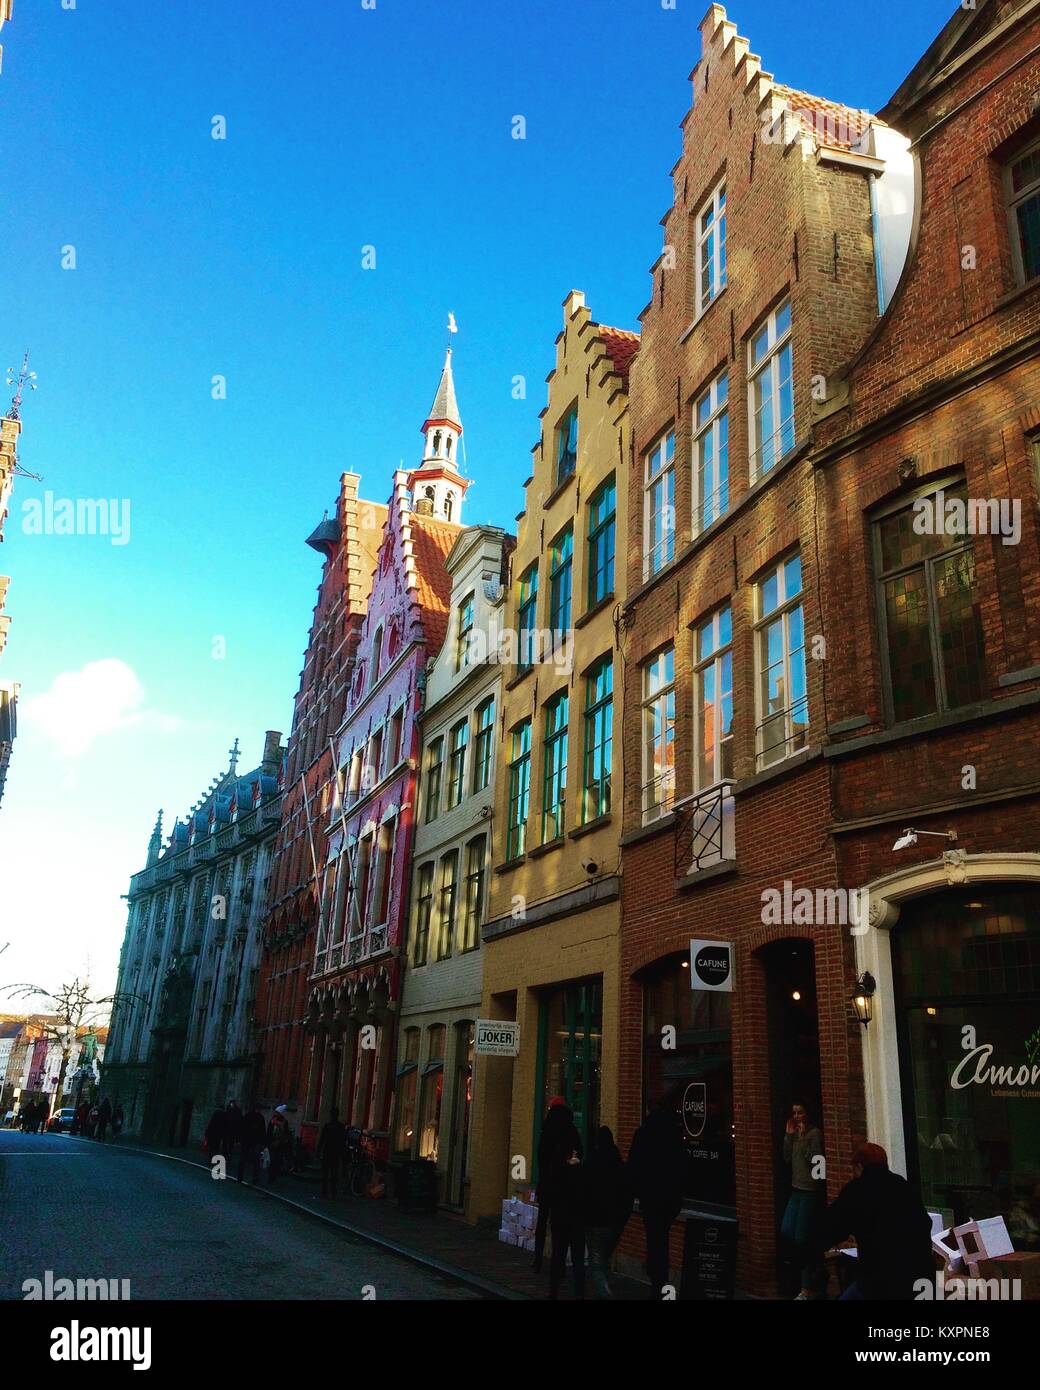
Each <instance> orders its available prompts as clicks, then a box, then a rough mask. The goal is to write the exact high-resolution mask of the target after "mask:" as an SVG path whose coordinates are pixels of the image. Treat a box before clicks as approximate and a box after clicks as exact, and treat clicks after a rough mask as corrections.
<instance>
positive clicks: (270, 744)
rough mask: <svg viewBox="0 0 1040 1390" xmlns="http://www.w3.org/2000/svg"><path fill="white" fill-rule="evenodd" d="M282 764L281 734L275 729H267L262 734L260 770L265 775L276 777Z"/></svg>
mask: <svg viewBox="0 0 1040 1390" xmlns="http://www.w3.org/2000/svg"><path fill="white" fill-rule="evenodd" d="M281 765H282V735H281V733H280V732H279V731H278V730H277V729H268V731H267V733H266V734H264V760H263V762H262V763H261V764H260V771H261V772H262V773H263V774H264V776H265V777H277V776H278V769H279V768H280V767H281Z"/></svg>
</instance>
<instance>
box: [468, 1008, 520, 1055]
mask: <svg viewBox="0 0 1040 1390" xmlns="http://www.w3.org/2000/svg"><path fill="white" fill-rule="evenodd" d="M473 1047H474V1051H475V1052H476V1053H477V1055H478V1056H479V1057H519V1055H520V1025H519V1023H510V1022H508V1021H504V1020H499V1019H494V1018H478V1019H477V1030H476V1038H475V1041H474V1044H473Z"/></svg>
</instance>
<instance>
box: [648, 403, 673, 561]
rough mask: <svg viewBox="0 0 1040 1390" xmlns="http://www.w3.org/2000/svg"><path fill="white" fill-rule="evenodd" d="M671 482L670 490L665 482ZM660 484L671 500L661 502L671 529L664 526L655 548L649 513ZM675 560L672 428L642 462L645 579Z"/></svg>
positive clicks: (664, 515) (656, 442)
mask: <svg viewBox="0 0 1040 1390" xmlns="http://www.w3.org/2000/svg"><path fill="white" fill-rule="evenodd" d="M655 461H656V462H655ZM667 479H670V489H669V488H668V486H667V484H666V483H665V480H667ZM658 484H665V490H666V491H667V492H668V497H669V500H668V501H666V502H662V505H661V515H662V518H663V519H664V520H667V513H668V512H669V511H670V512H671V528H670V530H669V528H668V527H667V526H666V525H662V539H661V541H660V542H659V543H658V544H657V545H654V544H653V542H652V541H651V537H652V535H653V526H652V524H651V521H652V516H653V515H654V513H652V512H651V510H650V505H651V497H652V496H653V490H654V488H655V487H657V486H658ZM669 535H670V536H671V550H670V553H668V554H667V555H665V554H664V553H663V552H665V551H667V550H668V544H667V542H668V537H669ZM657 550H661V551H662V558H661V560H660V563H658V564H654V552H655V551H657ZM674 559H675V429H674V427H673V428H669V429H667V430H665V432H664V433H663V434H661V435H659V436H658V438H657V440H656V441H655V442H654V444H653V445H652V446H651V447H650V448H649V449H648V450H647V451H646V456H645V458H644V460H643V578H644V579H652V578H653V576H654V575H655V574H660V572H661V570H663V569H664V568H665V567H666V566H667V565H670V564H671V562H672V560H674Z"/></svg>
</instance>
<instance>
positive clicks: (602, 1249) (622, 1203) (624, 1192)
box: [584, 1125, 633, 1298]
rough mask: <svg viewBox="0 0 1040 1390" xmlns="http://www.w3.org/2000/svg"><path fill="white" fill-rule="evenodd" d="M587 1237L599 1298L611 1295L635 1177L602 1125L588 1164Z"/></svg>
mask: <svg viewBox="0 0 1040 1390" xmlns="http://www.w3.org/2000/svg"><path fill="white" fill-rule="evenodd" d="M584 1179H585V1239H586V1240H587V1242H588V1247H589V1275H590V1277H591V1279H592V1291H593V1296H594V1297H595V1298H610V1297H611V1292H610V1282H609V1279H608V1275H609V1273H610V1261H611V1258H612V1256H613V1254H614V1251H615V1249H616V1248H617V1243H618V1241H619V1240H620V1239H621V1232H622V1231H623V1230H624V1229H625V1224H626V1222H627V1221H628V1218H629V1216H631V1214H632V1201H633V1193H632V1180H631V1178H630V1176H629V1173H628V1169H627V1168H626V1167H625V1162H624V1159H623V1158H622V1157H621V1153H620V1151H619V1149H618V1146H617V1145H616V1144H615V1143H614V1136H613V1134H612V1133H611V1132H610V1130H609V1129H608V1128H607V1126H606V1125H601V1126H600V1130H599V1133H598V1134H597V1135H596V1143H595V1145H594V1146H593V1149H592V1153H591V1154H590V1155H589V1158H588V1162H587V1163H586V1164H585V1175H584Z"/></svg>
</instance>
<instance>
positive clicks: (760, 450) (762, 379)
mask: <svg viewBox="0 0 1040 1390" xmlns="http://www.w3.org/2000/svg"><path fill="white" fill-rule="evenodd" d="M748 358H749V362H748V373H749V377H750V390H749V393H748V404H749V408H750V414H751V451H752V452H751V476H752V478H759V477H761V476H762V474H763V473H768V472H769V470H770V469H771V468H772V467H773V465H774V464H776V463H779V461H780V460H781V459H782V458H783V457H784V455H785V454H786V453H788V451H789V450H791V449H792V448H793V447H794V388H793V386H792V382H791V302H790V300H788V301H787V303H785V304H781V306H780V308H779V309H774V311H773V312H772V313H771V314H770V315H769V317H768V318H767V319H766V321H765V323H764V324H763V325H762V327H761V328H760V329H759V330H758V332H757V333H756V334H755V336H754V337H753V338H752V339H751V342H750V343H749V344H748Z"/></svg>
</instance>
